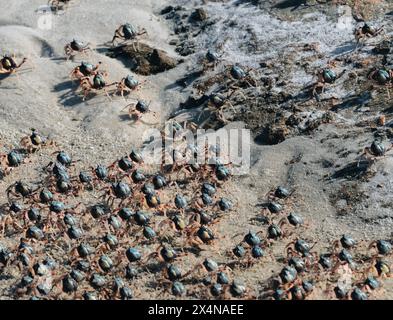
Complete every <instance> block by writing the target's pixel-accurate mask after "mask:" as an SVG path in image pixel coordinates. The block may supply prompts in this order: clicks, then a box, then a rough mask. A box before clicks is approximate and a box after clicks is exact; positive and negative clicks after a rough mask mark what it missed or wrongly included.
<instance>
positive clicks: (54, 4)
mask: <svg viewBox="0 0 393 320" xmlns="http://www.w3.org/2000/svg"><path fill="white" fill-rule="evenodd" d="M70 2H71V0H49V2H48V5H49V6H50V8H51V10H52V11H55V12H57V11H60V10H64V8H65V7H66V6H67V5H68V4H69V3H70Z"/></svg>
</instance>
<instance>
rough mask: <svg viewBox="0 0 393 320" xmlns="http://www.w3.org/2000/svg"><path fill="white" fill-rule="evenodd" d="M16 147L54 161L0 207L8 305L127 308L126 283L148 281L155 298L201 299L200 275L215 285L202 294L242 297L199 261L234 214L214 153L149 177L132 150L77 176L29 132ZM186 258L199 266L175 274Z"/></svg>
mask: <svg viewBox="0 0 393 320" xmlns="http://www.w3.org/2000/svg"><path fill="white" fill-rule="evenodd" d="M23 141H24V143H25V144H26V145H27V144H28V145H29V146H31V148H28V149H26V153H35V152H36V151H37V150H41V152H46V151H47V150H51V152H50V154H51V155H52V161H50V163H48V164H47V165H45V166H44V167H43V168H37V169H39V171H40V172H41V175H40V181H35V182H29V181H16V182H15V183H13V184H11V185H10V186H9V187H8V188H7V190H6V193H7V198H8V202H7V203H5V204H3V205H2V206H1V229H0V233H1V241H0V269H1V274H14V271H13V270H18V271H19V274H20V279H18V281H15V283H14V285H13V286H11V287H10V288H9V294H10V295H11V296H13V297H14V298H22V299H24V298H32V299H38V298H43V299H61V298H75V299H80V298H84V299H118V298H119V299H130V298H133V297H137V296H138V289H137V288H133V286H132V283H133V281H135V279H136V278H139V277H142V276H144V275H149V274H154V279H155V281H154V283H153V284H151V286H152V288H153V289H154V290H159V291H160V290H161V291H162V294H164V293H167V292H169V293H170V294H172V295H174V296H179V297H181V296H186V295H190V296H196V297H198V296H199V297H200V298H202V297H204V295H205V290H202V291H201V290H200V285H201V283H206V281H207V278H208V277H207V276H209V277H214V279H216V280H211V284H210V285H209V286H211V287H212V288H211V290H213V292H216V294H215V295H216V296H217V295H218V294H219V295H226V296H228V297H231V296H234V297H238V296H243V295H245V294H246V292H245V291H246V289H245V287H244V286H243V285H242V284H240V283H238V282H237V281H235V280H233V281H231V280H230V279H231V276H230V274H229V272H230V271H229V270H230V268H229V267H228V266H226V265H219V264H218V263H217V262H215V261H214V259H212V258H206V259H198V256H199V253H200V252H201V251H202V250H204V247H206V246H211V245H215V243H216V241H217V239H218V237H219V235H218V233H217V232H216V231H215V227H214V226H215V224H217V223H219V222H220V220H221V219H222V217H224V216H225V215H228V214H230V212H231V211H232V209H233V207H234V204H233V202H232V201H231V200H230V199H228V198H227V197H225V196H223V194H225V189H224V186H225V184H226V182H227V181H228V180H229V179H230V177H231V169H230V167H229V165H224V164H222V161H221V160H220V157H218V156H217V152H215V151H212V150H211V149H208V148H206V149H205V151H204V152H206V157H208V158H209V159H212V158H214V157H217V159H216V161H215V162H209V163H210V164H205V165H198V164H196V163H195V164H193V165H190V164H183V163H179V162H177V163H175V162H173V163H169V164H168V165H166V166H163V167H162V168H161V170H159V171H157V172H152V171H151V170H149V165H147V164H145V163H144V159H143V156H142V153H140V152H138V151H136V150H134V149H133V150H131V152H130V154H128V155H125V156H123V157H121V158H120V159H118V160H116V161H115V162H113V163H112V164H109V165H102V164H100V165H97V166H95V167H91V168H84V169H83V168H82V169H77V165H78V161H74V160H73V159H72V157H71V155H70V154H68V153H67V152H65V151H54V152H52V151H53V148H56V147H57V146H56V144H49V143H48V142H47V141H48V140H47V139H46V138H45V137H43V136H41V135H40V134H39V133H38V132H37V131H33V132H32V135H31V136H28V137H26V138H24V139H23ZM212 149H213V150H215V148H212ZM194 151H195V150H194ZM14 152H15V151H14ZM13 165H14V167H15V168H16V169H17V168H18V167H20V166H23V165H24V164H23V162H22V161H19V162H18V163H17V164H16V163H13ZM150 169H151V168H150ZM9 174H10V175H12V174H13V172H10V173H9ZM8 238H12V239H14V240H15V241H14V245H7V244H6V243H5V242H4V241H3V240H5V239H8ZM7 243H8V242H7ZM192 257H193V259H196V260H200V261H199V262H196V263H195V265H194V266H193V267H191V268H190V269H189V270H182V268H181V267H180V266H181V264H179V262H181V261H182V260H183V261H184V260H189V259H191V258H192ZM206 285H207V284H206ZM219 286H220V287H219ZM214 290H216V291H214ZM208 291H209V290H208Z"/></svg>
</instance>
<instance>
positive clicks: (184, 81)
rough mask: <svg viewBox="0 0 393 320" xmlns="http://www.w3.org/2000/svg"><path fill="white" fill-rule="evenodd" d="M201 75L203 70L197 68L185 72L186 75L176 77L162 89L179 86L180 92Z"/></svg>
mask: <svg viewBox="0 0 393 320" xmlns="http://www.w3.org/2000/svg"><path fill="white" fill-rule="evenodd" d="M201 75H203V70H198V71H194V72H191V73H190V74H187V75H186V76H184V77H182V78H180V79H177V80H176V81H175V82H174V83H171V84H168V85H167V86H166V87H165V88H164V89H165V90H172V89H177V88H180V92H182V91H183V90H182V89H185V88H187V87H189V86H190V85H191V84H192V83H193V82H194V81H195V80H197V79H198V78H199V77H200V76H201Z"/></svg>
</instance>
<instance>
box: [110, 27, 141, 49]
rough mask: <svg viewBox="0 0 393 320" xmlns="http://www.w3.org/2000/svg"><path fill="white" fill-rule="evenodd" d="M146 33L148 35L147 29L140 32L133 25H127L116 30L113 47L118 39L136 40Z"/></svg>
mask: <svg viewBox="0 0 393 320" xmlns="http://www.w3.org/2000/svg"><path fill="white" fill-rule="evenodd" d="M146 33H147V31H146V29H141V30H138V29H136V28H135V27H134V26H133V25H132V24H130V23H126V24H123V25H121V26H120V27H119V28H117V29H116V31H115V34H114V36H113V38H112V41H111V43H112V45H114V44H115V40H116V39H122V40H134V39H135V38H137V37H139V36H141V35H143V34H146Z"/></svg>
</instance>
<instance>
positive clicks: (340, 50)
mask: <svg viewBox="0 0 393 320" xmlns="http://www.w3.org/2000/svg"><path fill="white" fill-rule="evenodd" d="M356 49H357V45H356V43H353V42H351V41H347V42H345V43H344V44H343V45H342V46H339V47H337V48H335V49H334V50H333V51H332V52H331V54H332V55H338V56H340V55H344V54H347V53H350V52H353V51H355V50H356Z"/></svg>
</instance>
